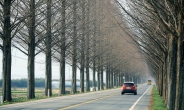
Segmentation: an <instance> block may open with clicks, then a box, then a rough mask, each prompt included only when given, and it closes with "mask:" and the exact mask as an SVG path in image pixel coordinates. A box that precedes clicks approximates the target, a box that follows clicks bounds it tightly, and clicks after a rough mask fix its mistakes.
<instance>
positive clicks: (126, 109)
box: [0, 84, 152, 110]
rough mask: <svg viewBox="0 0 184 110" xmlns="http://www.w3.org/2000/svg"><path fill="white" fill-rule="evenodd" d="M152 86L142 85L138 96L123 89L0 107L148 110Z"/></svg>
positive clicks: (12, 109)
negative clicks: (122, 93) (122, 91)
mask: <svg viewBox="0 0 184 110" xmlns="http://www.w3.org/2000/svg"><path fill="white" fill-rule="evenodd" d="M151 89H152V85H151V86H150V85H146V84H141V85H138V87H137V95H133V94H130V93H127V94H124V95H121V88H116V89H111V90H104V91H97V92H90V93H83V94H76V95H69V96H60V97H57V98H47V99H41V100H36V101H29V102H23V103H16V104H9V105H4V106H0V110H148V107H149V102H150V94H151Z"/></svg>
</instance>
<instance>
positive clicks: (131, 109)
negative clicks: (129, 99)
mask: <svg viewBox="0 0 184 110" xmlns="http://www.w3.org/2000/svg"><path fill="white" fill-rule="evenodd" d="M149 88H150V86H149V87H148V89H149ZM148 89H147V90H146V91H145V92H144V94H146V92H147V91H148ZM144 94H142V96H141V97H139V99H137V101H136V102H135V103H134V104H133V105H132V107H131V108H130V109H129V110H133V109H134V107H135V105H136V104H137V103H138V102H139V100H140V99H141V98H142V97H143V96H144Z"/></svg>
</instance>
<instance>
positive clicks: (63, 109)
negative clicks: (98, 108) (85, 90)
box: [59, 94, 117, 110]
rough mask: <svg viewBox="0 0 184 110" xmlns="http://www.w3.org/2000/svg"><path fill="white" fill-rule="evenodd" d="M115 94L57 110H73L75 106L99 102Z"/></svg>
mask: <svg viewBox="0 0 184 110" xmlns="http://www.w3.org/2000/svg"><path fill="white" fill-rule="evenodd" d="M115 95H117V94H113V95H109V96H105V97H100V98H97V99H93V100H89V101H87V102H82V103H79V104H74V105H72V106H68V107H65V108H61V109H59V110H67V109H69V108H73V107H76V106H79V105H83V104H87V103H91V102H94V101H97V100H101V99H105V98H108V97H112V96H115Z"/></svg>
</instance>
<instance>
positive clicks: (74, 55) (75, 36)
mask: <svg viewBox="0 0 184 110" xmlns="http://www.w3.org/2000/svg"><path fill="white" fill-rule="evenodd" d="M76 3H77V1H76V0H74V1H73V38H72V39H73V45H72V49H73V54H72V87H71V94H75V93H76V67H77V66H76V63H77V62H76V61H77V59H76V57H77V47H76V43H77V30H76V26H77V21H76V19H77V4H76Z"/></svg>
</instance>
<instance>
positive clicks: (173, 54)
mask: <svg viewBox="0 0 184 110" xmlns="http://www.w3.org/2000/svg"><path fill="white" fill-rule="evenodd" d="M169 42H170V44H171V45H172V47H171V49H170V50H171V56H170V57H171V64H170V66H171V67H170V69H171V70H170V71H171V74H170V76H171V81H170V82H171V84H170V101H169V102H170V104H169V110H174V108H175V98H176V96H175V95H176V52H177V41H176V39H173V38H172V37H170V40H169Z"/></svg>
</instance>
